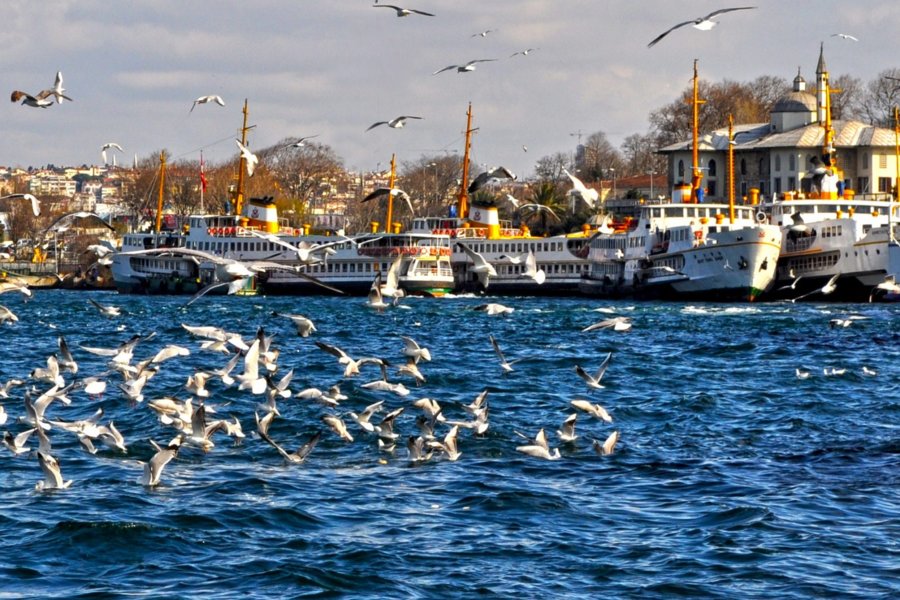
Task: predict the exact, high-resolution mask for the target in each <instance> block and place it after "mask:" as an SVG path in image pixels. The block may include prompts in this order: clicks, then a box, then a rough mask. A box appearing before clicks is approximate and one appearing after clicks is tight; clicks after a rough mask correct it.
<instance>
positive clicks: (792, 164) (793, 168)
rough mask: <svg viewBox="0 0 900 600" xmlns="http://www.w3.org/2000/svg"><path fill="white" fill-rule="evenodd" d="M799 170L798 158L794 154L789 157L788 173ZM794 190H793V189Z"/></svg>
mask: <svg viewBox="0 0 900 600" xmlns="http://www.w3.org/2000/svg"><path fill="white" fill-rule="evenodd" d="M796 170H797V157H796V156H794V155H793V154H789V155H788V171H796ZM792 189H793V188H792Z"/></svg>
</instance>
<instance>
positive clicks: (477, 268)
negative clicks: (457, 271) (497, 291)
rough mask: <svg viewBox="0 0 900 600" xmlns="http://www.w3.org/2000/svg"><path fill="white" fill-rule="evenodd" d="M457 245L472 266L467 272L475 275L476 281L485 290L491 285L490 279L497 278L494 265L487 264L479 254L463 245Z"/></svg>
mask: <svg viewBox="0 0 900 600" xmlns="http://www.w3.org/2000/svg"><path fill="white" fill-rule="evenodd" d="M458 245H459V247H460V248H462V249H463V252H465V253H466V256H468V257H469V259H470V260H471V261H472V266H471V267H470V268H469V271H470V272H472V273H475V274H476V275H477V276H478V281H479V282H481V285H482V287H484V288H485V289H487V287H488V285H490V283H491V277H496V276H497V270H496V269H495V268H494V265H492V264H491V263H489V262H488V261H487V259H486V258H485V257H484V256H482V255H481V254H480V253H478V252H475V251H474V250H472V249H471V248H469V247H468V246H466V245H465V244H458Z"/></svg>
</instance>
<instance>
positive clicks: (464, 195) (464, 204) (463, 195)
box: [457, 102, 474, 219]
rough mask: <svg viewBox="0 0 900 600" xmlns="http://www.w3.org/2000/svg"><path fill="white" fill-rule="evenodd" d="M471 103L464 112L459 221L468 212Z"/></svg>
mask: <svg viewBox="0 0 900 600" xmlns="http://www.w3.org/2000/svg"><path fill="white" fill-rule="evenodd" d="M473 131H474V129H472V103H471V102H469V110H468V111H466V147H465V151H464V152H463V168H462V183H461V184H460V190H459V196H458V198H459V202H458V204H457V213H458V216H459V218H460V219H465V218H466V217H467V216H468V212H469V189H468V188H469V152H470V150H471V148H472V132H473Z"/></svg>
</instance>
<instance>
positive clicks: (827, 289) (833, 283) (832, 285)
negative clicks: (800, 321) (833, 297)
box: [791, 273, 841, 302]
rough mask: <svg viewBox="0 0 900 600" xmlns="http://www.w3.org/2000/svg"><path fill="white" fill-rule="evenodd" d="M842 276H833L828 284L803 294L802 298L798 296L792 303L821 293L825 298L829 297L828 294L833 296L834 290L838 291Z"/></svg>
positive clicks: (836, 274)
mask: <svg viewBox="0 0 900 600" xmlns="http://www.w3.org/2000/svg"><path fill="white" fill-rule="evenodd" d="M840 276H841V274H840V273H835V274H834V275H832V277H831V279H829V280H828V283H826V284H825V285H823V286H822V287H820V288H819V289H816V290H813V291H811V292H808V293H806V294H802V295H800V296H797V297H796V298H792V299H791V302H796V301H797V300H802V299H803V298H806V297H807V296H812V295H813V294H816V293H819V292H821V293H822V295H823V296H827V295H828V294H831V293H832V292H834V290H836V289H837V280H838V278H839V277H840Z"/></svg>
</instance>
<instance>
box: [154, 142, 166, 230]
mask: <svg viewBox="0 0 900 600" xmlns="http://www.w3.org/2000/svg"><path fill="white" fill-rule="evenodd" d="M165 189H166V153H165V152H164V151H162V150H161V151H160V152H159V195H158V196H157V198H156V226H155V230H156V233H157V234H159V230H160V229H162V211H163V193H164V191H165Z"/></svg>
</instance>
